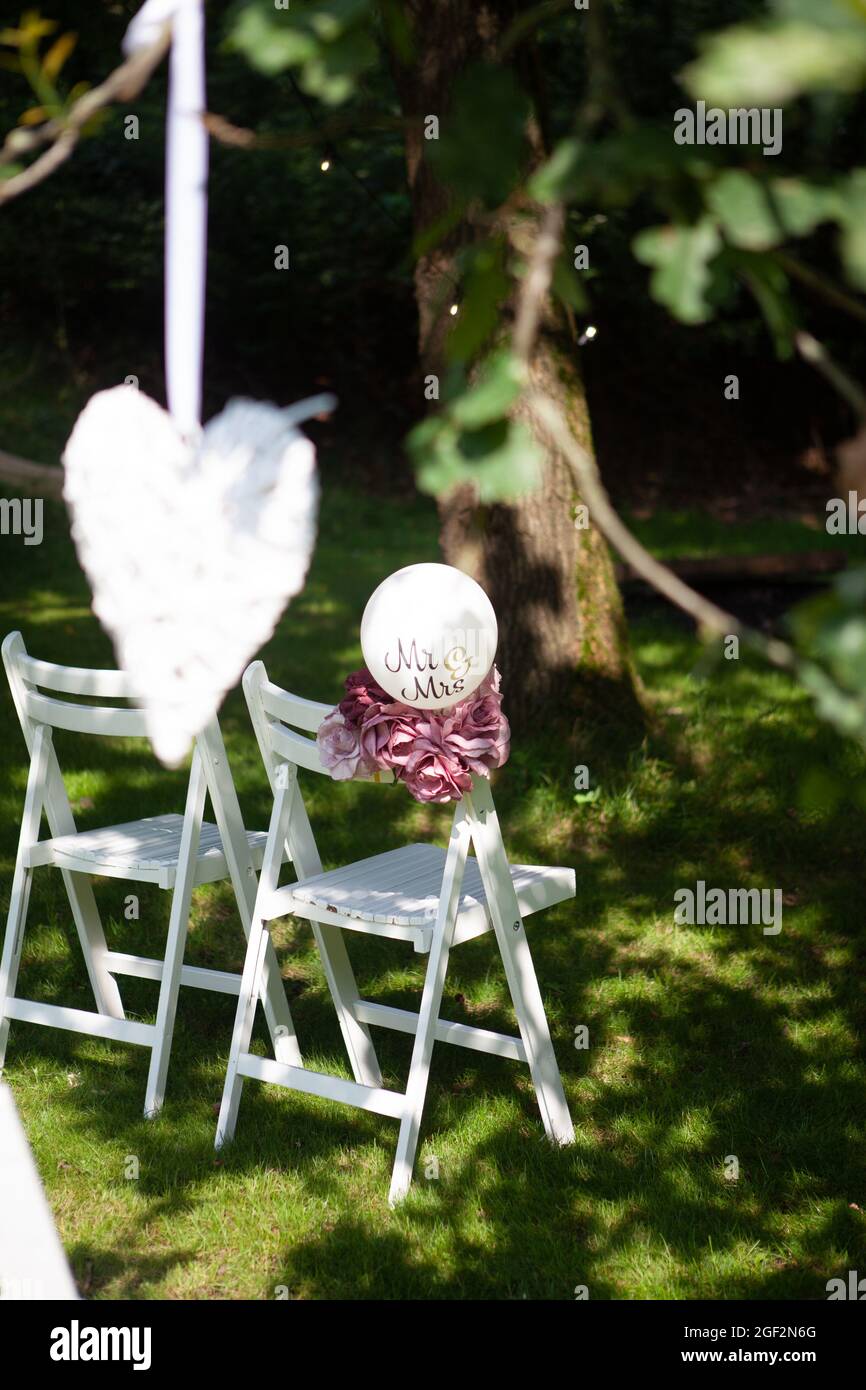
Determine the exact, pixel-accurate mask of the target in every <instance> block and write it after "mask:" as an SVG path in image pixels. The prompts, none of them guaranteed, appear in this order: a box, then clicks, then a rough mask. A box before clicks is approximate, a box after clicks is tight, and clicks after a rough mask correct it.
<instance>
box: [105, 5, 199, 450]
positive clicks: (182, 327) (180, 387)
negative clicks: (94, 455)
mask: <svg viewBox="0 0 866 1390" xmlns="http://www.w3.org/2000/svg"><path fill="white" fill-rule="evenodd" d="M169 20H170V21H171V24H172V44H171V56H170V60H169V78H168V114H167V119H166V163H165V376H166V390H167V394H168V407H169V410H170V412H171V414H172V417H173V418H174V421H175V423H176V425H177V427H178V429H179V430H180V432H181V434H182V435H183V436H184V437H185V438H187V439H190V440H193V439H194V438H196V437H197V436H198V434H199V430H200V425H201V378H202V358H203V350H204V309H205V278H206V269H205V267H206V256H207V169H208V136H207V131H206V129H205V126H204V121H203V116H204V112H205V109H206V105H205V64H204V14H203V7H202V0H146V3H145V4H144V5H143V6H142V7H141V9H140V10H139V11H138V13H137V14H136V16H135V18H134V19H133V20H132V23H131V24H130V25H129V28H128V29H127V31H126V35H125V37H124V41H123V47H124V51H125V52H126V53H135V52H137V51H138V50H139V49H141V48H147V47H149V46H150V45H151V44H153V43H155V42H156V40H157V39H158V38H159V35H160V32H161V30H162V28H163V26H164V25H165V24H166V23H167V22H168V21H169Z"/></svg>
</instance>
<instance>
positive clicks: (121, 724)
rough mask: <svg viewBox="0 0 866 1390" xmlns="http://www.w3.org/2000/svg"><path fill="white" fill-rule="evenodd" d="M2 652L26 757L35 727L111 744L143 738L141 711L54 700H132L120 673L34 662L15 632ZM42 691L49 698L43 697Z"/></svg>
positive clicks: (144, 730)
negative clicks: (108, 739) (76, 697)
mask: <svg viewBox="0 0 866 1390" xmlns="http://www.w3.org/2000/svg"><path fill="white" fill-rule="evenodd" d="M2 651H3V664H4V666H5V667H6V674H7V676H8V679H9V686H10V689H11V691H12V698H13V700H14V701H15V708H16V710H17V712H18V718H19V720H20V721H21V728H22V731H23V733H24V737H25V739H26V741H27V746H28V748H30V749H31V751H32V743H33V735H34V732H35V729H36V728H37V727H38V726H39V725H46V726H48V727H50V728H52V729H69V730H71V731H72V732H73V733H80V734H101V735H107V736H111V737H115V738H123V737H125V738H146V737H147V728H146V725H145V715H144V710H143V709H134V708H123V707H121V706H117V705H89V704H77V703H75V702H74V701H73V700H58V699H57V698H56V695H57V694H58V693H59V694H61V695H81V696H91V697H93V696H97V697H101V698H103V699H105V698H108V699H114V700H135V698H136V694H135V691H134V690H133V688H132V685H131V682H130V679H129V677H128V676H127V675H126V673H125V672H124V671H94V670H88V669H87V668H85V667H80V666H57V665H55V664H54V663H53V662H50V661H39V660H37V658H36V657H33V656H29V655H28V652H27V648H26V647H25V645H24V639H23V637H22V636H21V633H20V632H10V633H9V635H8V637H6V638H5V640H4V642H3V648H2ZM45 691H51V692H52V693H51V694H50V695H46V694H45V693H44V692H45Z"/></svg>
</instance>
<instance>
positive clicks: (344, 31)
mask: <svg viewBox="0 0 866 1390" xmlns="http://www.w3.org/2000/svg"><path fill="white" fill-rule="evenodd" d="M369 20H370V3H369V0H316V3H314V4H308V5H305V6H304V7H303V8H295V7H293V8H292V9H289V10H275V9H274V7H273V4H272V3H270V0H252V2H251V3H249V4H245V5H242V6H241V7H239V8H236V9H235V10H234V11H233V12H232V15H231V17H230V20H229V27H228V45H229V47H230V48H233V49H235V50H237V51H238V52H240V53H243V55H244V57H245V58H246V59H247V61H248V62H249V63H250V65H251V66H252V67H254V68H255V69H256V70H257V71H258V72H262V73H265V74H266V75H267V76H269V77H272V76H274V75H275V74H276V73H280V72H284V71H285V70H286V69H287V68H300V76H299V82H300V86H301V87H302V89H303V90H304V91H305V92H307V93H309V95H310V96H315V97H318V98H319V99H320V100H321V101H324V102H326V103H328V104H329V105H332V106H334V105H337V104H338V103H339V102H342V101H345V100H346V99H347V98H348V97H350V96H352V94H353V93H354V92H355V90H356V88H357V84H358V78H359V76H360V74H361V73H362V72H363V71H364V69H365V68H368V67H370V66H371V64H372V63H374V62H375V60H376V57H377V50H376V46H375V44H374V42H373V39H372V36H371V34H370V32H369Z"/></svg>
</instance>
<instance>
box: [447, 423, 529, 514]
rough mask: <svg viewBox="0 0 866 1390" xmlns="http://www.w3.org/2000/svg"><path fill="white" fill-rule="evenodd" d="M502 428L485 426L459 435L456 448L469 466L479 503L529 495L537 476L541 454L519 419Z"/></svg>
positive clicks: (505, 500) (504, 500)
mask: <svg viewBox="0 0 866 1390" xmlns="http://www.w3.org/2000/svg"><path fill="white" fill-rule="evenodd" d="M503 424H504V428H501V427H497V426H493V425H487V426H485V429H484V430H483V431H478V432H476V434H475V436H472V435H468V434H467V435H462V436H461V438H460V447H461V450H462V451H463V453H464V456H465V457H466V458H467V460H468V461H469V463H470V465H471V466H470V469H469V473H470V477H471V479H472V481H473V482H474V483H475V485H476V487H477V489H478V496H479V498H480V499H481V501H482V502H508V501H511V500H513V499H514V498H517V497H522V496H524V495H525V494H526V493H527V492H533V491H534V490H535V488H536V487H537V486H538V484H539V481H540V477H541V466H542V463H543V461H544V454H543V453H542V450H541V448H540V447H539V445H538V444H537V443H536V442H535V440H534V439H533V437H532V435H531V434H530V432H529V430H528V429H527V427H526V425H524V424H523V422H522V421H521V420H507V421H504V422H503Z"/></svg>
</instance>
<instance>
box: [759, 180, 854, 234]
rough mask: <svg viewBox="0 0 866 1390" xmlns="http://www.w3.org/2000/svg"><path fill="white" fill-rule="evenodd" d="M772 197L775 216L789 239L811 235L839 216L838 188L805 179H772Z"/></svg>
mask: <svg viewBox="0 0 866 1390" xmlns="http://www.w3.org/2000/svg"><path fill="white" fill-rule="evenodd" d="M770 196H771V199H772V202H773V206H774V208H775V209H776V213H777V215H778V217H779V219H780V221H781V223H782V226H783V227H784V228H785V231H786V232H788V234H789V235H790V236H808V235H809V233H810V232H813V231H814V230H815V228H816V227H817V226H818V225H819V223H821V222H827V221H830V220H831V219H832V218H835V217H836V216H837V215H838V211H839V198H838V194H837V193H836V191H835V189H833V188H826V187H824V185H822V184H816V183H807V182H806V180H805V179H772V180H771V182H770Z"/></svg>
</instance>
